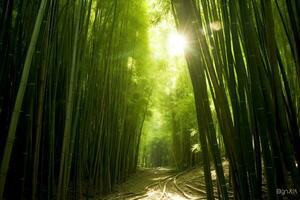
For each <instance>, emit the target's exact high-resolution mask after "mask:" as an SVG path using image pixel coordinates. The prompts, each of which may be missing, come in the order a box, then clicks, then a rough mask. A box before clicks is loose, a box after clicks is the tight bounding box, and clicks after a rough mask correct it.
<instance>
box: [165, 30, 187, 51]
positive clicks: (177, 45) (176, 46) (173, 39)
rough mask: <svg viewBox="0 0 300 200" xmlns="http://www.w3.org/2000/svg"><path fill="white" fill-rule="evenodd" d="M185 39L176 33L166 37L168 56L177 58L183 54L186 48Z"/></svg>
mask: <svg viewBox="0 0 300 200" xmlns="http://www.w3.org/2000/svg"><path fill="white" fill-rule="evenodd" d="M186 44H187V42H186V38H185V37H184V36H183V35H182V34H179V33H177V32H171V33H170V34H169V36H168V52H169V55H170V56H179V55H183V54H184V49H185V48H186Z"/></svg>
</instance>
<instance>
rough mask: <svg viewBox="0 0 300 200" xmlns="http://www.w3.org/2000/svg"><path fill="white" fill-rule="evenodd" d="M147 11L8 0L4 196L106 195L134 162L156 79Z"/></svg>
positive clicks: (0, 180)
mask: <svg viewBox="0 0 300 200" xmlns="http://www.w3.org/2000/svg"><path fill="white" fill-rule="evenodd" d="M144 10H145V9H144V4H143V3H142V2H139V3H138V2H135V1H131V0H130V1H128V0H126V1H125V0H124V1H123V0H121V1H120V0H117V1H111V0H107V1H92V0H88V1H85V0H84V1H79V0H78V1H77V0H75V1H69V0H53V1H48V0H41V1H22V0H20V1H18V0H16V1H11V0H5V1H1V9H0V15H1V36H0V37H1V39H0V44H1V48H0V49H1V59H0V60H1V61H0V62H1V67H0V69H1V70H0V77H1V78H0V80H1V83H0V85H1V92H0V99H1V100H0V116H1V125H0V127H1V130H0V133H1V140H0V141H1V145H0V146H1V150H0V152H1V176H0V196H1V197H0V198H1V199H2V198H5V197H6V198H7V199H21V198H26V199H53V198H55V199H69V198H81V197H84V196H89V195H96V194H100V193H101V194H102V193H106V192H108V191H110V190H111V187H112V185H114V184H115V183H117V182H120V181H123V180H124V179H125V178H126V177H127V176H128V175H129V173H131V172H133V171H134V170H135V168H136V163H137V153H136V152H137V150H138V143H139V137H140V133H141V124H142V121H143V116H144V114H143V113H144V112H145V106H146V102H147V98H145V96H148V93H149V91H148V86H149V84H150V82H149V81H147V80H146V77H147V73H146V71H147V69H146V68H147V63H148V62H145V59H147V35H146V27H147V24H145V21H146V15H145V12H144ZM143 16H144V17H143ZM128 19H130V20H128ZM140 38H143V39H142V40H141V39H140ZM142 72H143V73H142Z"/></svg>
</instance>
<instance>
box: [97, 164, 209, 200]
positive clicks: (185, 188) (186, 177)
mask: <svg viewBox="0 0 300 200" xmlns="http://www.w3.org/2000/svg"><path fill="white" fill-rule="evenodd" d="M202 181H203V172H202V170H200V169H199V168H195V169H191V170H187V171H183V172H176V171H174V170H171V169H166V168H157V169H143V170H139V171H138V172H137V173H136V174H135V175H133V176H132V177H130V178H129V179H128V181H126V182H125V183H123V184H120V185H118V186H116V187H115V188H114V191H115V192H114V193H112V194H110V195H108V196H105V197H104V198H101V199H103V200H113V199H116V200H118V199H119V200H123V199H124V200H185V199H191V200H196V199H206V198H205V196H206V195H205V188H204V184H203V183H201V182H202Z"/></svg>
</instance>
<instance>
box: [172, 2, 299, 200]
mask: <svg viewBox="0 0 300 200" xmlns="http://www.w3.org/2000/svg"><path fill="white" fill-rule="evenodd" d="M299 6H300V4H299V1H292V0H287V1H280V0H274V1H271V0H262V1H259V0H258V1H256V0H254V1H242V0H240V1H238V0H237V1H227V0H210V1H192V0H172V6H171V9H172V11H173V14H174V16H175V19H176V24H177V28H178V30H179V31H180V32H182V33H183V34H184V35H186V37H187V38H188V40H189V45H188V48H187V49H186V52H185V56H186V59H187V62H188V68H189V71H190V77H191V80H192V84H193V90H194V95H195V104H196V112H197V117H198V128H199V136H200V144H201V149H202V153H203V168H204V172H205V182H206V194H207V199H214V196H213V195H214V194H213V189H212V188H213V187H212V180H211V171H210V169H211V166H210V163H211V162H210V160H209V158H210V156H209V154H210V153H211V154H212V155H213V156H212V163H213V165H214V167H215V169H216V174H217V177H218V188H219V190H220V193H221V197H220V198H222V199H228V187H227V185H226V181H225V178H224V169H223V167H222V163H221V156H220V155H221V154H220V149H219V148H218V144H217V136H216V129H217V128H220V133H221V134H222V136H223V140H224V145H225V149H226V154H227V158H228V160H229V163H230V171H231V172H232V180H231V181H232V183H233V190H234V197H235V199H261V198H262V188H263V185H264V184H265V183H266V184H267V191H268V198H269V199H277V198H278V196H277V195H276V189H277V188H286V187H289V186H290V185H292V187H294V188H299V178H300V177H299V168H298V163H299V42H297V41H299V36H300V35H299V19H300V18H299V8H300V7H299ZM210 97H211V98H212V99H213V103H214V104H213V105H214V107H213V109H212V108H211V107H210V104H209V101H210V100H209V99H210ZM214 113H215V114H216V116H217V123H214V121H213V117H212V116H213V114H214Z"/></svg>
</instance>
